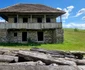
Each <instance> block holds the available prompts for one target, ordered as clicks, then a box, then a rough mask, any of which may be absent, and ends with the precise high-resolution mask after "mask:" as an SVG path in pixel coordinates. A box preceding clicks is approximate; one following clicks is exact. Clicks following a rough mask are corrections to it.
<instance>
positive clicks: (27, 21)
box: [0, 4, 65, 43]
mask: <svg viewBox="0 0 85 70" xmlns="http://www.w3.org/2000/svg"><path fill="white" fill-rule="evenodd" d="M64 13H65V12H64V11H62V10H58V9H54V8H51V7H48V6H45V5H41V4H16V5H13V6H9V7H6V8H2V9H0V16H1V17H2V18H3V19H5V21H6V22H5V23H0V42H12V43H26V42H29V40H31V41H33V42H40V43H62V42H63V29H62V15H63V14H64ZM58 17H60V22H57V20H56V18H58ZM58 20H59V19H58Z"/></svg>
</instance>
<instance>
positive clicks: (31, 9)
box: [0, 4, 65, 14]
mask: <svg viewBox="0 0 85 70" xmlns="http://www.w3.org/2000/svg"><path fill="white" fill-rule="evenodd" d="M9 12H11V13H12V12H13V13H15V12H16V13H60V14H64V13H65V12H64V11H62V10H59V9H54V8H51V7H48V6H45V5H41V4H16V5H13V6H9V7H6V8H3V9H0V13H9Z"/></svg>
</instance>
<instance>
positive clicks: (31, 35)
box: [8, 30, 54, 43]
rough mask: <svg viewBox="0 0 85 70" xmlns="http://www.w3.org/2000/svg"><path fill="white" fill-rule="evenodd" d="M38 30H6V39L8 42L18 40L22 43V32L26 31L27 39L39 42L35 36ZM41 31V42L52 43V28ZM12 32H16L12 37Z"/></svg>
mask: <svg viewBox="0 0 85 70" xmlns="http://www.w3.org/2000/svg"><path fill="white" fill-rule="evenodd" d="M38 31H39V32H40V30H11V31H10V30H9V31H8V40H9V42H14V43H16V42H18V43H22V32H27V39H30V40H31V41H33V42H39V41H38V37H37V32H38ZM41 31H42V32H43V37H44V39H43V42H41V43H52V42H53V39H54V38H53V31H54V30H41ZM14 33H17V36H15V37H14Z"/></svg>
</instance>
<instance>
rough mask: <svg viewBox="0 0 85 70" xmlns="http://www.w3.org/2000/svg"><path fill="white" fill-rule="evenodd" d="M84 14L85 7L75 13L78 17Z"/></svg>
mask: <svg viewBox="0 0 85 70" xmlns="http://www.w3.org/2000/svg"><path fill="white" fill-rule="evenodd" d="M82 14H85V8H82V9H80V10H79V11H78V12H77V14H76V15H75V17H78V16H80V15H82Z"/></svg>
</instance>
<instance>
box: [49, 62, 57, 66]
mask: <svg viewBox="0 0 85 70" xmlns="http://www.w3.org/2000/svg"><path fill="white" fill-rule="evenodd" d="M49 66H58V64H55V63H52V64H50V65H49Z"/></svg>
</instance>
